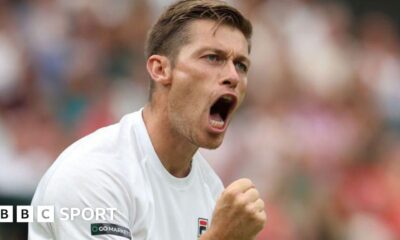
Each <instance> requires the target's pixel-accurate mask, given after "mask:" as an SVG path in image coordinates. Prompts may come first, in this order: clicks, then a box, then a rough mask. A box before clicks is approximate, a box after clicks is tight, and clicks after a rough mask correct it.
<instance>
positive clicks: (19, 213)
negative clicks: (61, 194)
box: [0, 206, 117, 223]
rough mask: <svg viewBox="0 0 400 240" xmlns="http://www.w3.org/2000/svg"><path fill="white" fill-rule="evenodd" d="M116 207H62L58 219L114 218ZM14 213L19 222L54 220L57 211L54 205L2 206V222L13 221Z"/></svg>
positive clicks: (0, 219) (0, 221) (0, 218)
mask: <svg viewBox="0 0 400 240" xmlns="http://www.w3.org/2000/svg"><path fill="white" fill-rule="evenodd" d="M116 211H117V209H116V208H60V209H59V210H58V212H57V216H58V217H59V218H58V220H61V221H73V220H75V219H76V218H82V219H83V220H85V221H91V220H97V221H98V220H110V221H113V220H114V215H115V213H116ZM14 213H15V214H16V217H17V218H16V219H17V222H20V223H26V222H34V221H37V222H54V219H55V216H56V212H55V208H54V206H37V207H33V206H16V211H15V212H14V207H13V206H0V223H11V222H13V221H14Z"/></svg>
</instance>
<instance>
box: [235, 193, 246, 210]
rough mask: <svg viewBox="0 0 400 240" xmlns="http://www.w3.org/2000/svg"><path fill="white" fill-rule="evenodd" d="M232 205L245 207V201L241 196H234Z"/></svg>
mask: <svg viewBox="0 0 400 240" xmlns="http://www.w3.org/2000/svg"><path fill="white" fill-rule="evenodd" d="M234 205H235V206H237V207H243V206H245V205H246V199H245V198H244V196H243V195H238V196H235V201H234Z"/></svg>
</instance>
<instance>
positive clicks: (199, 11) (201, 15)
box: [145, 0, 252, 98]
mask: <svg viewBox="0 0 400 240" xmlns="http://www.w3.org/2000/svg"><path fill="white" fill-rule="evenodd" d="M197 19H210V20H214V21H216V22H217V23H218V24H226V25H229V26H232V27H234V28H237V29H239V30H240V31H241V32H242V33H243V35H244V36H245V38H246V39H247V41H248V43H249V51H250V38H251V35H252V25H251V23H250V21H249V20H247V19H246V18H245V17H244V16H243V15H242V14H241V13H240V12H239V11H238V10H237V9H236V8H234V7H231V6H229V5H228V4H227V3H226V2H225V1H222V0H181V1H178V2H176V3H174V4H172V5H171V6H170V7H168V8H167V9H166V10H165V12H164V13H163V14H162V15H161V16H160V18H159V19H158V20H157V22H156V23H155V24H154V25H153V27H152V28H151V29H150V31H149V34H148V36H147V41H146V50H145V56H146V59H148V58H149V57H150V56H151V55H154V54H159V55H164V56H167V57H168V58H170V59H171V60H172V62H174V60H175V57H176V55H177V54H178V53H179V50H180V48H181V47H182V46H183V45H185V44H187V43H188V42H189V36H188V33H187V31H186V26H187V25H188V23H189V22H191V21H193V20H197ZM153 88H154V83H153V81H151V86H150V95H151V93H152V91H153ZM150 98H151V96H150Z"/></svg>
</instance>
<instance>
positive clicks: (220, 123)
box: [210, 119, 225, 128]
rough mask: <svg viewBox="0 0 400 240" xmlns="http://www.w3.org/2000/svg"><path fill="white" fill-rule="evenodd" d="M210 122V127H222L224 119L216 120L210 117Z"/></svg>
mask: <svg viewBox="0 0 400 240" xmlns="http://www.w3.org/2000/svg"><path fill="white" fill-rule="evenodd" d="M210 124H211V126H212V127H215V128H223V127H224V124H225V122H224V120H221V121H217V120H213V119H210Z"/></svg>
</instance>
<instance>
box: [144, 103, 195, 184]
mask: <svg viewBox="0 0 400 240" xmlns="http://www.w3.org/2000/svg"><path fill="white" fill-rule="evenodd" d="M154 105H155V104H151V103H149V104H148V105H146V106H145V107H144V110H143V119H144V123H145V125H146V128H147V132H148V133H149V136H150V139H151V143H152V144H153V147H154V149H155V151H156V153H157V156H158V158H159V159H160V161H161V163H162V164H163V166H164V167H165V169H167V171H168V172H169V173H171V174H172V175H173V176H175V177H186V176H187V175H188V174H189V173H190V170H191V164H192V158H193V155H194V154H195V153H196V151H197V149H198V147H197V146H195V145H193V144H191V143H190V142H189V141H188V140H187V139H186V138H185V137H184V136H182V135H181V134H179V133H178V132H176V131H175V129H174V128H173V127H172V126H171V123H170V122H169V118H168V112H167V110H166V108H165V109H161V108H156V107H155V106H154Z"/></svg>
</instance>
